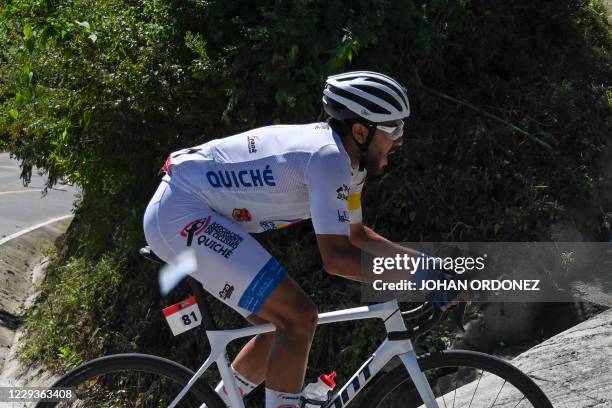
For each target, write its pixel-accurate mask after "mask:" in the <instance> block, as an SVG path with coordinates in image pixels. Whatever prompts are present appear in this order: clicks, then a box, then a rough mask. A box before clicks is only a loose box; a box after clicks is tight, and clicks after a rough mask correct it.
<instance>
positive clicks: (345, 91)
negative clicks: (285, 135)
mask: <svg viewBox="0 0 612 408" xmlns="http://www.w3.org/2000/svg"><path fill="white" fill-rule="evenodd" d="M323 107H324V108H325V112H327V114H328V115H329V116H331V117H332V118H334V119H338V120H347V119H358V118H363V119H365V120H366V121H369V122H373V123H382V122H390V121H396V120H398V119H403V118H406V117H408V116H410V104H409V102H408V95H407V94H406V88H404V87H403V86H401V85H400V84H399V83H398V82H397V81H396V80H394V79H393V78H390V77H388V76H386V75H383V74H379V73H377V72H371V71H354V72H346V73H344V74H339V75H332V76H330V77H329V78H327V81H325V89H324V90H323Z"/></svg>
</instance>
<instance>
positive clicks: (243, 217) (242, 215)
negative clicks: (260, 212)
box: [232, 208, 253, 222]
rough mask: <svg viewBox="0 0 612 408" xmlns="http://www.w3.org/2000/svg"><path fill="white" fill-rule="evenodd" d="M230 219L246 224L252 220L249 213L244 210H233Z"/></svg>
mask: <svg viewBox="0 0 612 408" xmlns="http://www.w3.org/2000/svg"><path fill="white" fill-rule="evenodd" d="M232 218H233V219H235V220H236V221H238V222H248V221H251V220H252V219H253V218H252V217H251V213H250V212H249V210H247V209H246V208H234V211H232Z"/></svg>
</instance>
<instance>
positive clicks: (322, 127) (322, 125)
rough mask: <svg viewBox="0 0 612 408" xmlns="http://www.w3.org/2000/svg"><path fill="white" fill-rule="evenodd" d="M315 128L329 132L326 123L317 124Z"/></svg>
mask: <svg viewBox="0 0 612 408" xmlns="http://www.w3.org/2000/svg"><path fill="white" fill-rule="evenodd" d="M314 128H315V129H325V130H329V125H328V124H327V123H325V122H320V123H317V124H316V125H315V127H314Z"/></svg>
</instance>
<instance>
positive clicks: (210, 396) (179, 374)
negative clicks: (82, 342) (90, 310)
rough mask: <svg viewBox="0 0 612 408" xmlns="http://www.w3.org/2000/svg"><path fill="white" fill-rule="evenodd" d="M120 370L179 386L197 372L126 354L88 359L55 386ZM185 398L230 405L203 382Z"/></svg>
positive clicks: (41, 406) (42, 407)
mask: <svg viewBox="0 0 612 408" xmlns="http://www.w3.org/2000/svg"><path fill="white" fill-rule="evenodd" d="M120 372H142V373H147V374H154V375H159V376H160V377H161V378H165V379H168V380H171V381H173V382H174V383H175V384H176V385H177V386H178V387H180V388H182V387H183V386H184V385H186V384H187V382H188V381H189V380H190V379H191V378H192V377H193V375H194V372H193V371H191V370H190V369H188V368H187V367H185V366H183V365H181V364H178V363H176V362H174V361H171V360H168V359H165V358H162V357H157V356H153V355H148V354H138V353H125V354H114V355H110V356H105V357H100V358H97V359H95V360H91V361H88V362H86V363H84V364H82V365H80V366H79V367H77V368H75V369H73V370H71V371H69V372H68V373H66V374H65V375H64V376H62V377H61V378H60V379H59V380H57V381H56V382H55V383H54V384H53V385H52V387H78V386H79V385H83V384H85V383H87V382H88V381H92V380H93V379H95V378H97V377H99V376H103V375H109V374H115V373H120ZM180 388H179V389H180ZM186 397H188V398H196V399H197V401H199V402H200V403H204V404H206V405H207V406H208V408H227V407H226V406H225V404H224V403H223V401H222V400H221V398H219V396H218V395H217V393H216V392H215V391H214V390H213V389H212V388H211V387H210V386H209V385H208V384H206V383H204V382H202V381H198V382H196V383H195V384H194V385H193V386H192V387H191V388H190V390H189V392H188V393H187V395H186ZM57 404H58V402H39V403H38V404H37V405H36V408H54V407H56V405H57ZM79 406H80V405H79Z"/></svg>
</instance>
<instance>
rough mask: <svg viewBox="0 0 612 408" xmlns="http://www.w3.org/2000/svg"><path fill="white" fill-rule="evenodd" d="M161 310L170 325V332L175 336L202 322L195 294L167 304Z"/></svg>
mask: <svg viewBox="0 0 612 408" xmlns="http://www.w3.org/2000/svg"><path fill="white" fill-rule="evenodd" d="M162 312H163V313H164V317H165V318H166V321H167V322H168V325H169V326H170V330H172V334H174V335H175V336H178V335H179V334H181V333H185V332H186V331H188V330H191V329H193V328H194V327H198V326H199V325H200V324H202V314H201V313H200V309H199V308H198V303H197V302H196V299H195V296H191V297H189V298H187V299H185V300H182V301H180V302H178V303H176V304H174V305H172V306H168V307H167V308H165V309H164V310H162Z"/></svg>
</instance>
